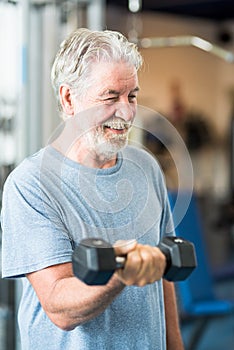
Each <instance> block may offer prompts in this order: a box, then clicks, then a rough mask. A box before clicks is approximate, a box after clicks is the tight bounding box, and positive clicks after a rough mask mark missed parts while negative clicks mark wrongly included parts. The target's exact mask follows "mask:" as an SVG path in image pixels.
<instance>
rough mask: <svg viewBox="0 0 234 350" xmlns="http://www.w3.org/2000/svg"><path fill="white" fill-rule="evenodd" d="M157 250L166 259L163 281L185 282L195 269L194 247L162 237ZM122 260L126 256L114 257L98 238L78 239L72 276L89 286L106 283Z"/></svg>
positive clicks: (174, 238) (187, 242)
mask: <svg viewBox="0 0 234 350" xmlns="http://www.w3.org/2000/svg"><path fill="white" fill-rule="evenodd" d="M157 247H158V248H159V249H160V250H161V252H162V253H163V254H164V255H165V256H166V269H165V272H164V276H163V278H165V279H166V280H168V281H183V280H185V279H186V278H187V277H188V276H189V275H190V274H191V273H192V271H193V270H194V268H195V267H196V266H197V259H196V253H195V249H194V245H193V244H192V243H191V242H189V241H187V240H184V239H183V238H181V237H169V236H168V237H164V238H163V239H162V240H161V241H160V243H159V245H158V246H157ZM125 261H126V256H116V254H115V250H114V248H113V247H112V246H111V244H109V243H108V242H106V241H104V240H103V239H101V238H87V239H83V240H81V241H80V243H79V244H78V246H77V247H76V248H75V250H74V252H73V254H72V266H73V273H74V275H75V276H76V277H77V278H79V279H80V280H81V281H83V282H84V283H86V284H88V285H104V284H106V283H107V282H108V281H109V279H110V278H111V276H112V275H113V273H114V272H115V270H116V269H119V268H123V267H124V264H125Z"/></svg>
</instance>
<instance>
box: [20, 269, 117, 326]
mask: <svg viewBox="0 0 234 350" xmlns="http://www.w3.org/2000/svg"><path fill="white" fill-rule="evenodd" d="M27 278H28V279H29V282H30V283H31V284H32V286H33V288H34V290H35V292H36V294H37V296H38V299H39V301H40V303H41V305H42V307H43V309H44V311H45V312H46V314H47V316H48V317H49V318H50V319H51V321H52V322H53V323H54V324H55V325H56V326H58V327H59V328H61V329H63V330H67V331H69V330H72V329H74V328H75V327H76V326H78V325H80V324H82V323H85V322H87V321H89V320H90V319H92V318H94V317H96V316H98V315H99V314H100V313H101V312H102V311H104V310H105V308H106V307H107V306H108V305H109V304H110V303H111V302H112V300H113V299H114V298H115V297H116V296H117V295H118V294H119V293H120V292H121V291H122V290H123V288H124V284H122V283H121V282H120V281H119V280H118V279H117V278H116V277H113V278H112V279H111V280H110V281H109V283H108V284H107V285H105V286H88V285H86V284H85V283H83V282H81V281H80V280H79V279H78V278H76V277H74V275H73V271H72V264H71V263H65V264H60V265H54V266H50V267H48V268H46V269H43V270H40V271H36V272H33V273H30V274H28V275H27Z"/></svg>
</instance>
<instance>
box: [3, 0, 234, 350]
mask: <svg viewBox="0 0 234 350" xmlns="http://www.w3.org/2000/svg"><path fill="white" fill-rule="evenodd" d="M77 27H88V28H90V29H97V30H99V29H111V30H118V31H121V32H122V33H123V34H125V35H126V36H127V37H128V38H129V40H131V41H133V42H135V43H137V44H138V45H139V47H140V51H141V53H142V55H143V58H144V66H143V69H142V70H141V71H140V72H139V82H140V88H141V91H140V94H139V99H138V102H139V104H140V105H142V106H145V107H147V108H148V109H149V113H148V116H147V121H146V120H145V119H144V116H142V120H141V123H142V130H141V132H140V134H139V133H135V135H133V136H132V137H133V139H134V138H135V141H137V142H143V145H144V146H145V147H146V148H147V149H148V150H150V152H152V153H153V154H154V155H155V156H156V157H157V158H158V160H159V162H160V164H161V167H162V169H163V171H164V173H165V178H166V182H167V186H168V191H169V193H172V194H174V193H175V192H177V189H178V183H179V181H180V179H179V178H178V173H177V167H176V164H175V163H174V161H173V157H172V155H171V153H170V152H169V150H168V148H167V147H165V145H164V144H163V143H162V142H160V140H158V139H157V137H156V136H155V132H156V134H157V118H156V117H155V113H154V111H156V112H157V113H160V114H161V115H163V116H164V117H165V118H166V120H168V121H169V122H170V123H171V124H172V125H173V127H174V128H175V130H176V131H177V132H178V134H179V135H180V137H181V138H182V140H183V142H184V144H185V145H186V147H187V149H188V151H189V155H190V158H191V162H192V166H193V192H192V201H191V203H192V204H191V206H190V207H189V208H188V209H189V210H188V212H187V214H186V217H185V219H184V221H183V220H182V223H181V225H180V226H179V227H178V233H179V234H180V235H182V236H184V237H185V238H186V237H187V238H188V239H190V240H191V241H193V242H194V244H195V246H196V250H197V251H198V263H199V268H198V269H197V271H196V273H194V275H192V277H191V281H190V282H185V283H184V282H182V283H178V286H177V293H178V300H179V312H180V319H181V329H182V335H183V338H184V341H185V345H186V350H187V349H188V350H189V349H198V350H216V349H228V350H229V349H231V348H234V307H233V305H234V1H233V0H222V1H221V0H217V1H214V0H206V1H203V0H187V1H184V0H106V1H105V0H70V1H63V0H48V1H47V0H18V1H17V0H15V1H14V0H9V1H7V0H5V1H3V0H2V1H0V56H1V61H0V62H1V64H0V77H1V78H0V147H1V151H0V199H1V193H2V189H3V185H4V181H5V179H6V177H7V176H8V174H9V173H10V172H11V171H12V169H14V167H15V166H16V165H17V164H18V163H19V162H20V161H21V160H22V159H23V158H25V157H26V156H28V155H30V154H32V153H34V152H35V151H37V150H38V149H40V148H41V147H43V146H45V145H46V144H47V142H48V140H49V138H50V136H51V134H52V133H53V130H54V129H55V128H56V126H57V125H58V124H59V123H60V119H59V116H58V113H57V110H56V105H55V99H54V96H53V92H52V88H51V86H50V69H51V65H52V62H53V59H54V56H55V53H56V51H57V49H58V47H59V44H60V42H61V41H62V40H63V38H65V37H66V36H67V35H68V34H69V33H70V32H71V31H72V30H74V29H76V28H77ZM143 130H144V131H143ZM154 130H155V132H152V131H154ZM168 137H169V138H170V135H169V136H168ZM172 148H173V145H172ZM185 172H186V169H185ZM182 187H183V184H182ZM182 189H183V188H182ZM186 190H187V189H186V186H185V188H184V191H185V192H186ZM172 197H173V196H172ZM171 203H172V206H173V200H172V202H171ZM0 205H1V202H0ZM183 225H184V226H183ZM0 241H1V236H0ZM0 269H1V265H0ZM20 292H21V290H20V285H19V283H18V282H16V281H5V280H2V279H1V280H0V350H24V349H20V345H19V339H18V338H19V335H18V329H17V322H16V313H17V305H18V300H19V298H20Z"/></svg>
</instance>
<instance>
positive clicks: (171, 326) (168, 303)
mask: <svg viewBox="0 0 234 350" xmlns="http://www.w3.org/2000/svg"><path fill="white" fill-rule="evenodd" d="M163 287H164V302H165V314H166V331H167V349H168V350H183V349H184V346H183V341H182V337H181V333H180V327H179V319H178V311H177V303H176V295H175V288H174V284H173V283H172V282H167V281H165V280H164V281H163Z"/></svg>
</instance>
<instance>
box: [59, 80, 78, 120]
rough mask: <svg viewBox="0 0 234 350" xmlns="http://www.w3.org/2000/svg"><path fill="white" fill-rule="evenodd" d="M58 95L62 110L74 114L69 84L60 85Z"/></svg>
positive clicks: (67, 113)
mask: <svg viewBox="0 0 234 350" xmlns="http://www.w3.org/2000/svg"><path fill="white" fill-rule="evenodd" d="M59 96H60V102H61V105H62V108H63V112H64V113H65V114H66V115H70V116H71V115H74V113H75V111H74V104H73V97H72V94H71V88H70V86H68V85H67V84H62V85H60V88H59Z"/></svg>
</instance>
